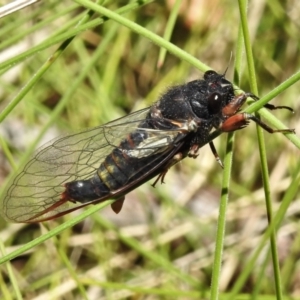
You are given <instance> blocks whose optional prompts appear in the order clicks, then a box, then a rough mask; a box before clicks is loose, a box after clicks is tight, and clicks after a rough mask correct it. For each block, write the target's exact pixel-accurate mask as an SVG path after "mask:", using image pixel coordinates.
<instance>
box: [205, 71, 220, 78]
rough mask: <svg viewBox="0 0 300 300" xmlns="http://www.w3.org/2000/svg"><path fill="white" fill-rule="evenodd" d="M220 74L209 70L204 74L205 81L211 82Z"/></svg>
mask: <svg viewBox="0 0 300 300" xmlns="http://www.w3.org/2000/svg"><path fill="white" fill-rule="evenodd" d="M216 75H218V73H217V72H216V71H214V70H208V71H206V72H205V73H204V76H203V77H204V80H209V79H210V78H213V77H216Z"/></svg>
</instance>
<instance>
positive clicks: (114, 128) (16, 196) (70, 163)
mask: <svg viewBox="0 0 300 300" xmlns="http://www.w3.org/2000/svg"><path fill="white" fill-rule="evenodd" d="M148 112H149V108H147V109H144V110H140V111H137V112H135V113H133V114H130V115H127V116H125V117H123V118H120V119H117V120H115V121H112V122H110V123H107V124H105V125H103V126H99V127H95V128H92V129H87V130H84V131H81V132H78V133H74V134H72V135H68V136H64V137H60V138H57V139H55V140H53V141H51V142H50V143H48V144H46V145H45V146H43V147H42V148H40V149H38V151H37V152H36V153H35V154H34V155H33V156H32V157H31V159H30V160H29V161H28V162H27V163H26V164H25V165H24V166H22V167H21V168H20V169H19V171H18V172H17V175H16V176H15V177H13V178H12V179H11V181H10V182H9V183H8V185H7V187H6V189H5V190H4V193H3V196H2V198H1V201H0V212H1V214H2V215H3V217H4V218H5V219H6V220H8V221H11V222H28V221H32V222H37V221H39V220H44V219H51V218H52V216H53V217H54V216H56V215H62V214H63V212H64V211H73V210H75V209H76V207H77V206H80V204H78V203H72V202H71V201H62V199H61V194H62V193H63V192H64V189H65V188H64V184H65V183H67V182H71V181H76V180H85V179H89V178H91V177H92V176H93V175H94V174H95V172H96V171H97V169H98V168H99V166H100V164H101V162H103V160H104V159H105V158H106V157H107V155H109V154H110V153H111V151H112V150H113V149H114V148H115V147H118V146H119V145H120V143H121V141H122V140H124V139H125V138H126V137H127V136H128V135H129V134H130V133H132V132H134V131H136V130H139V129H140V128H139V126H141V124H142V123H143V122H145V118H146V116H147V114H148ZM143 130H146V129H143ZM150 131H151V135H149V137H150V138H149V139H148V140H147V142H145V145H140V146H139V147H138V148H137V149H136V150H135V151H137V152H136V153H134V155H136V157H144V156H148V155H152V154H153V153H162V154H163V153H165V151H170V149H172V140H174V139H177V140H178V135H180V138H183V136H184V135H183V134H182V133H181V131H180V129H178V130H171V131H166V130H165V131H162V130H153V129H152V130H150ZM162 141H163V142H162ZM131 154H132V153H131ZM123 192H124V193H126V187H124V190H123ZM99 200H101V199H99ZM81 206H82V205H81ZM37 216H38V217H37Z"/></svg>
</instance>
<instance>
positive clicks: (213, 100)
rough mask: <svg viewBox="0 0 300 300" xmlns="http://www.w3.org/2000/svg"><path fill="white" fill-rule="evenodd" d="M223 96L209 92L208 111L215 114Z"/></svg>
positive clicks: (219, 108)
mask: <svg viewBox="0 0 300 300" xmlns="http://www.w3.org/2000/svg"><path fill="white" fill-rule="evenodd" d="M222 100H223V97H222V95H221V94H220V93H211V94H210V95H209V96H208V99H207V108H208V111H209V113H211V114H213V115H214V114H217V113H218V112H220V110H221V108H222Z"/></svg>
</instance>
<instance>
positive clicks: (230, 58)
mask: <svg viewBox="0 0 300 300" xmlns="http://www.w3.org/2000/svg"><path fill="white" fill-rule="evenodd" d="M232 56H233V53H232V51H231V52H230V57H229V62H228V65H227V67H226V69H225V72H224V74H223V77H225V76H226V73H227V71H228V68H229V66H230V63H231V60H232Z"/></svg>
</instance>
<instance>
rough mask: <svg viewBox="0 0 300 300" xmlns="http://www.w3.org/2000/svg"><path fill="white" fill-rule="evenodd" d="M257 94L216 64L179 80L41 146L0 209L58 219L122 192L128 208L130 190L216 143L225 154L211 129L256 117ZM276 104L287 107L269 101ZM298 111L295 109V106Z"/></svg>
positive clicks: (8, 215)
mask: <svg viewBox="0 0 300 300" xmlns="http://www.w3.org/2000/svg"><path fill="white" fill-rule="evenodd" d="M248 97H252V98H254V99H256V98H257V97H256V96H254V95H253V94H251V93H242V94H239V95H235V91H234V87H233V85H232V83H231V82H230V81H228V80H227V79H226V78H225V75H224V74H218V73H217V72H215V71H213V70H209V71H207V72H205V74H204V77H203V79H201V80H194V81H191V82H188V83H186V84H183V85H178V86H174V87H171V88H169V89H168V90H167V92H166V93H165V94H163V95H162V96H161V98H160V99H159V100H158V101H157V102H156V103H154V104H153V105H152V106H150V107H148V108H146V109H143V110H140V111H137V112H134V113H132V114H129V115H127V116H125V117H122V118H120V119H117V120H114V121H112V122H109V123H107V124H104V125H101V126H98V127H95V128H92V129H87V130H83V131H81V132H78V133H75V134H72V135H68V136H64V137H59V138H57V139H55V140H54V141H51V142H50V143H48V144H47V145H45V146H44V147H42V148H41V149H39V150H38V151H37V153H36V154H34V155H33V156H32V158H31V159H30V160H29V161H28V162H27V163H26V165H25V166H23V167H22V168H21V169H20V172H19V173H18V174H17V175H16V176H15V177H14V178H13V179H12V180H11V182H10V183H9V184H8V187H7V188H6V189H5V191H4V195H3V197H2V199H1V207H0V211H1V213H2V215H3V217H4V218H5V219H6V220H8V221H12V222H40V221H45V220H50V219H54V218H57V217H59V216H62V215H64V214H67V213H69V212H71V211H74V210H76V209H78V208H81V207H84V206H86V205H89V204H95V203H99V202H102V201H105V200H107V199H115V200H116V201H115V202H113V204H112V205H111V206H112V209H113V210H114V211H115V212H116V213H118V212H119V211H120V210H121V209H122V205H123V202H124V199H125V195H126V194H127V193H129V192H130V191H132V190H133V189H135V188H136V187H138V186H139V185H141V184H143V183H144V182H146V181H148V180H150V179H152V178H154V177H156V176H158V178H157V179H156V181H155V183H156V182H157V181H158V180H161V181H162V182H163V180H164V176H165V174H166V172H167V171H168V169H169V168H170V167H171V166H173V165H174V164H176V163H177V162H178V161H180V160H182V159H183V158H185V157H192V158H196V157H197V156H198V150H199V148H200V147H202V146H203V145H204V144H206V143H209V145H210V147H211V149H212V151H213V154H214V155H215V157H216V158H217V159H218V155H217V152H216V150H215V147H214V145H213V142H212V141H210V140H209V136H210V132H211V131H212V130H213V129H214V128H215V129H217V130H220V131H221V132H232V131H235V130H238V129H242V128H244V127H245V126H247V125H248V123H249V121H250V120H253V121H254V122H256V123H257V124H259V125H260V126H261V127H263V128H264V129H265V130H267V131H268V132H270V133H274V132H283V133H290V132H294V130H293V129H284V130H273V129H272V128H270V127H269V126H268V125H266V124H265V123H263V122H262V121H261V120H260V119H258V118H256V117H255V116H254V115H252V114H247V113H241V112H240V108H241V107H242V105H243V104H244V103H245V101H246V99H247V98H248ZM266 107H267V108H269V109H275V108H287V109H290V108H289V107H285V106H280V107H275V106H273V105H271V104H267V105H266ZM290 110H291V109H290ZM155 183H154V185H155Z"/></svg>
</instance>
